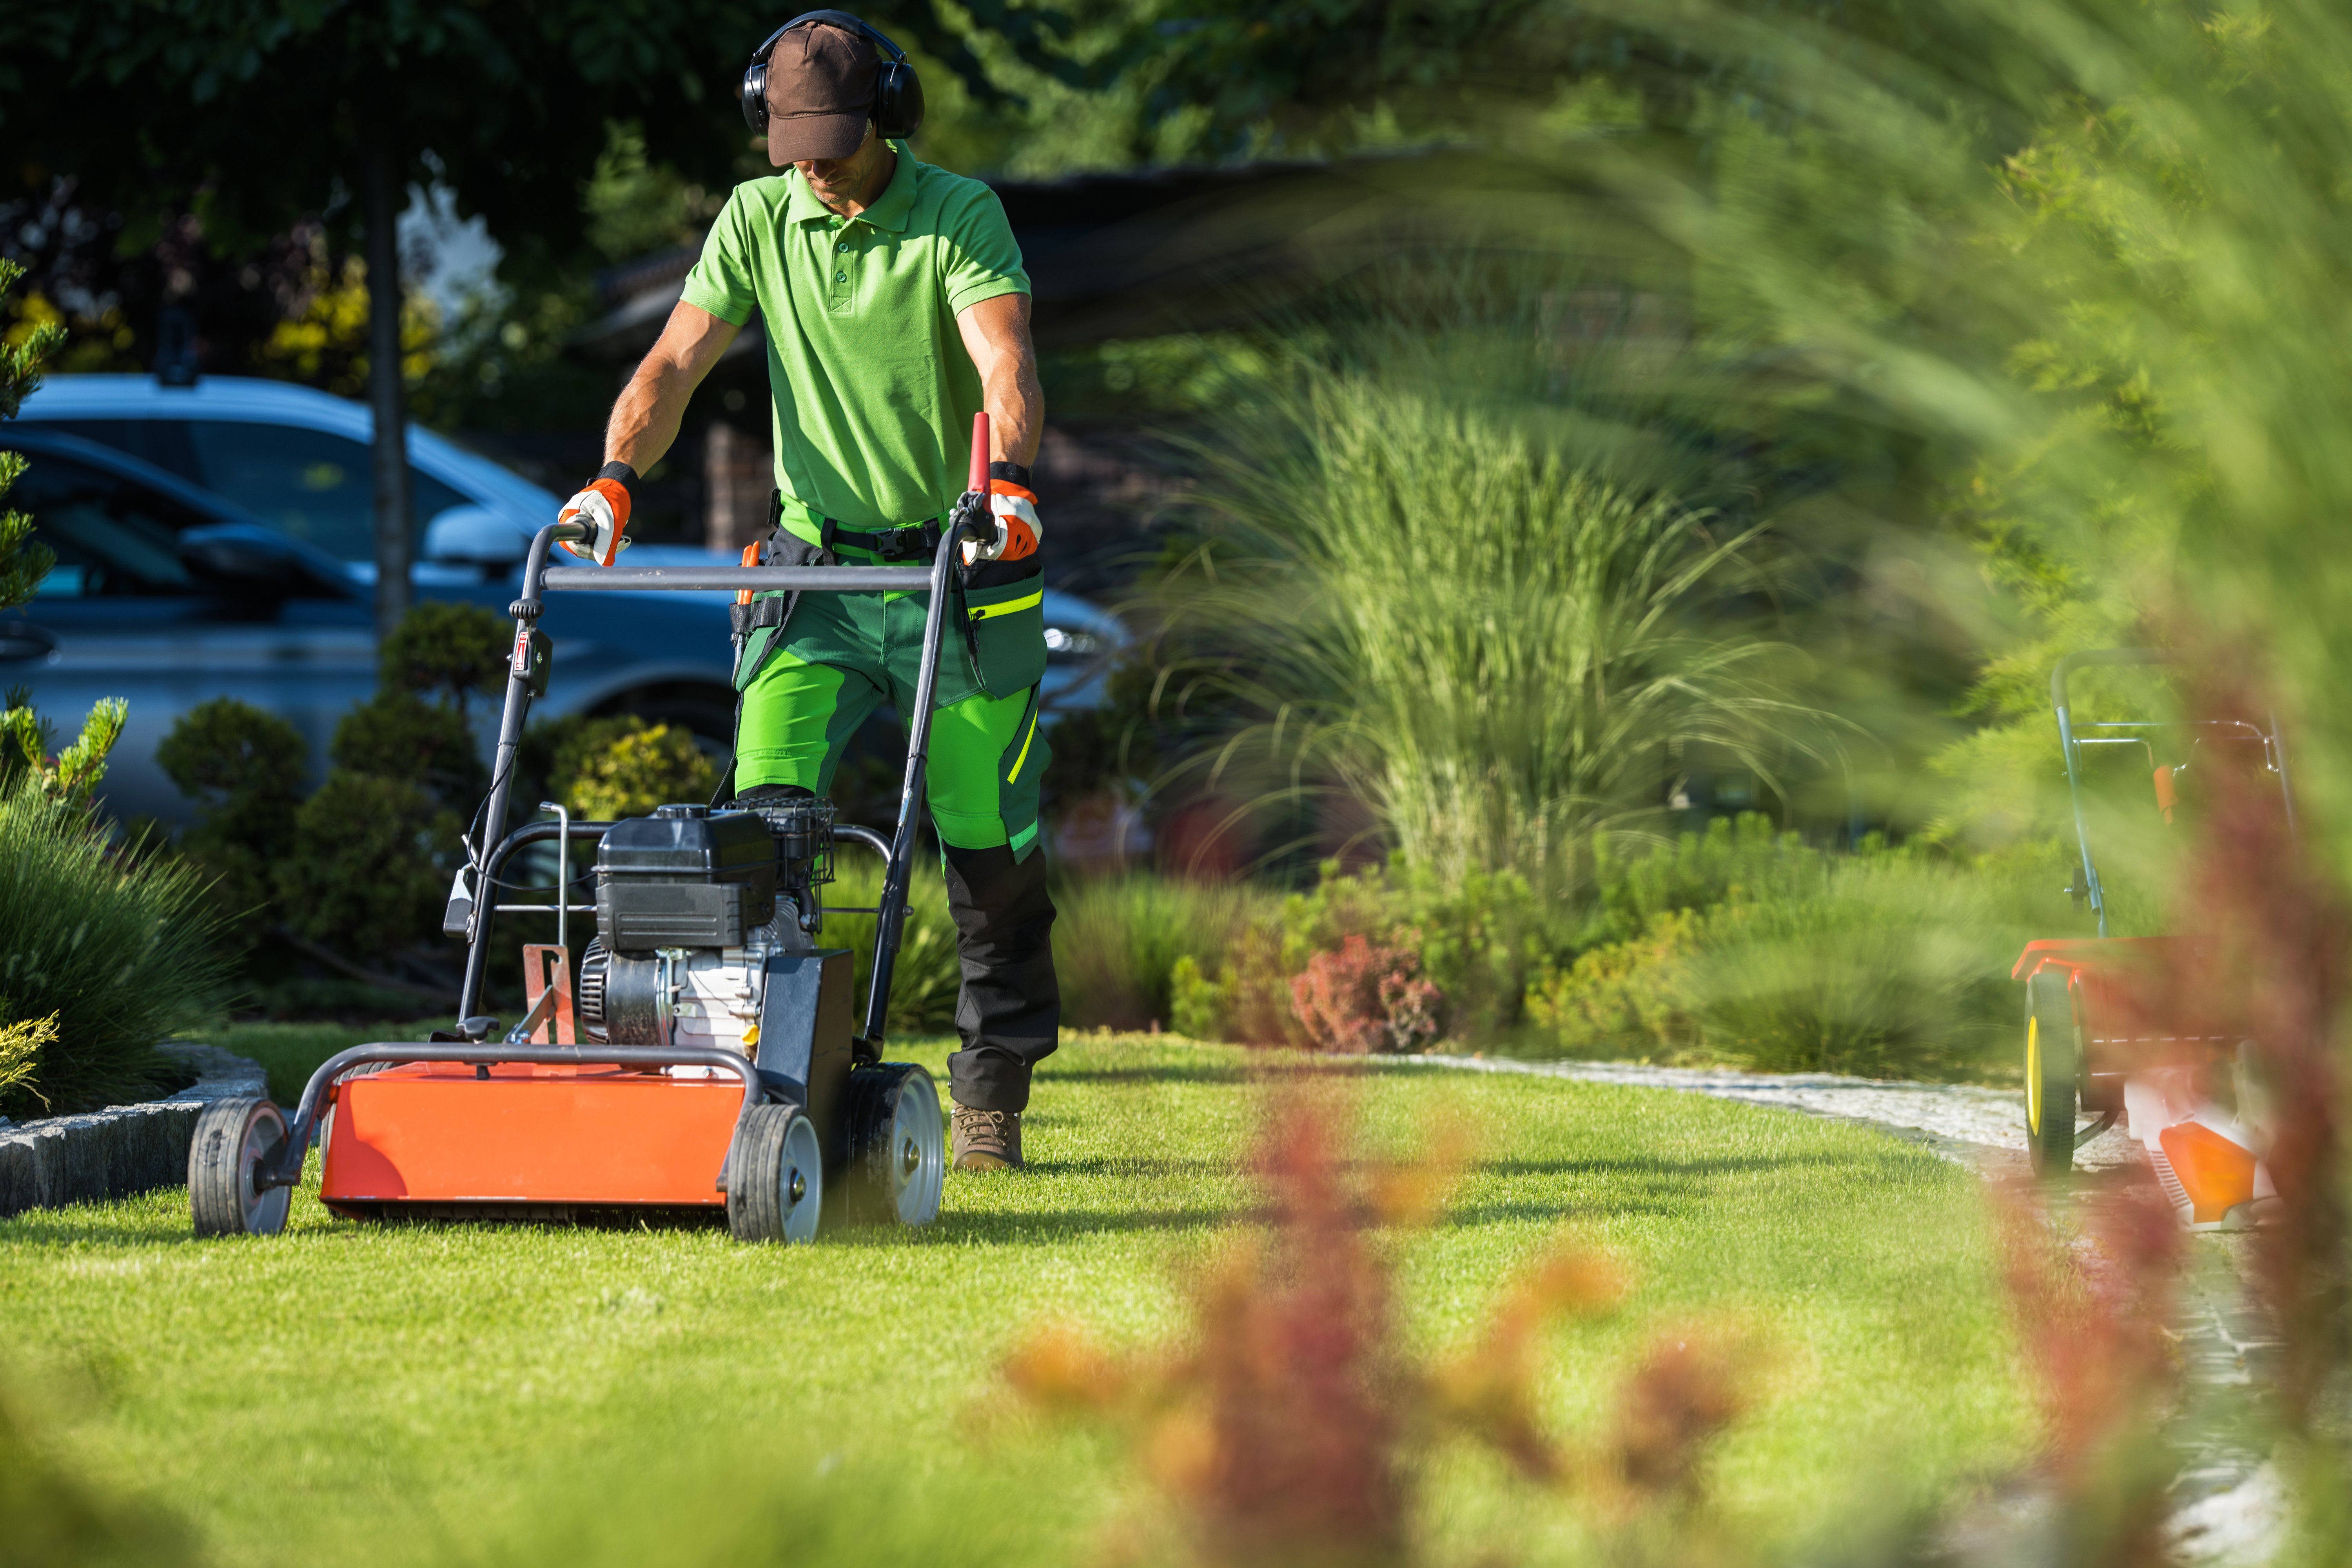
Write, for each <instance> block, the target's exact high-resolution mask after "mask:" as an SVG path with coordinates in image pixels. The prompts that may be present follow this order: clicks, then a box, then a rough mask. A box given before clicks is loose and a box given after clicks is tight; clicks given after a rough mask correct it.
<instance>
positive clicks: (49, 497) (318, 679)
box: [0, 375, 1127, 820]
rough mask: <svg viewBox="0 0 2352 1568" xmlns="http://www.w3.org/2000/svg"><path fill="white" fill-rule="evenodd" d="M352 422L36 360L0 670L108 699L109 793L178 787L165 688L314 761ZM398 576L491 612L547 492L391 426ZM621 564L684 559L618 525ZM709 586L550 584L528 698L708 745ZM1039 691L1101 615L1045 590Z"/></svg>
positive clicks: (1092, 694)
mask: <svg viewBox="0 0 2352 1568" xmlns="http://www.w3.org/2000/svg"><path fill="white" fill-rule="evenodd" d="M372 437H373V420H372V416H371V414H370V412H369V410H368V409H367V408H366V407H364V406H363V405H359V404H356V403H352V402H348V401H346V400H344V399H341V398H336V397H331V396H329V395H326V394H324V393H320V392H316V391H313V390H311V389H310V388H308V387H300V386H293V385H289V384H284V383H280V382H270V381H259V380H252V379H246V378H238V377H229V376H215V377H210V378H207V379H206V380H205V381H203V382H201V383H199V384H197V385H196V386H194V387H167V386H163V385H161V384H158V383H156V382H154V381H152V380H151V379H149V378H147V377H144V376H123V375H88V376H59V377H57V378H55V379H53V380H51V381H50V382H48V383H47V384H45V385H44V386H43V387H42V388H41V390H40V391H39V392H37V393H36V394H35V395H33V396H32V397H30V398H28V399H27V400H26V403H25V405H24V409H23V413H22V415H21V416H20V418H19V420H18V421H17V422H16V423H15V424H13V425H10V426H5V427H0V449H15V450H18V451H22V452H23V453H25V454H26V457H27V458H29V459H30V460H31V464H32V466H31V468H29V469H28V470H27V471H26V474H25V476H24V478H22V479H19V480H18V481H17V484H16V489H15V490H14V491H12V492H11V494H10V495H9V497H8V504H9V505H11V506H12V507H15V508H16V509H18V510H23V511H26V512H28V513H30V514H32V516H33V518H34V521H35V524H36V530H37V536H38V537H40V538H41V539H42V540H43V541H44V542H47V543H48V544H49V546H50V547H51V548H52V549H54V550H56V551H57V552H58V569H57V571H56V572H54V573H53V574H51V575H50V577H49V579H48V581H47V583H46V584H43V586H42V590H41V594H40V596H39V597H38V598H37V599H36V600H35V601H34V602H33V603H32V604H30V605H26V606H25V607H24V608H23V609H22V610H19V611H17V612H15V613H13V614H11V615H9V616H0V686H16V685H26V686H29V687H30V688H31V689H32V692H33V696H34V700H35V701H36V702H37V705H38V706H39V707H40V709H41V710H42V712H43V713H44V715H45V716H47V717H48V718H49V719H51V720H53V721H56V722H58V724H59V725H60V726H61V727H68V728H69V727H70V726H72V725H74V724H76V723H78V722H79V718H80V715H81V714H82V713H84V712H86V711H87V710H89V705H90V704H91V703H92V702H93V701H95V700H97V699H99V698H100V697H124V698H128V699H129V700H130V702H131V717H130V724H129V727H128V729H127V730H126V731H125V732H124V736H123V739H122V742H121V745H120V746H119V747H118V748H117V750H116V752H115V760H114V763H113V764H112V767H111V768H110V773H109V776H108V779H107V784H106V789H105V794H106V799H107V804H108V805H109V806H110V808H111V809H113V810H115V811H117V812H120V813H125V814H146V815H151V816H158V817H163V818H165V819H167V820H171V819H177V818H180V817H183V816H185V815H186V814H187V812H188V810H189V803H188V802H186V801H185V800H184V799H183V798H182V797H181V796H180V795H179V794H178V792H177V791H176V790H174V789H173V786H172V784H171V783H170V781H169V780H167V779H165V778H164V777H163V774H162V773H161V772H160V770H158V769H157V768H156V766H155V764H154V751H155V746H156V743H157V742H159V741H161V740H162V738H163V735H164V734H165V733H166V732H167V731H169V730H170V728H171V726H172V724H173V721H174V720H176V719H177V718H178V716H179V715H180V714H181V713H183V712H184V711H185V710H187V709H189V708H191V707H193V706H194V705H195V704H196V703H198V702H201V701H204V700H206V699H208V698H212V697H216V696H222V695H227V696H234V697H237V698H240V699H242V700H246V701H247V702H251V703H253V704H255V705H256V706H257V707H261V708H265V709H268V710H271V711H273V712H276V713H278V714H280V715H282V716H283V717H285V718H286V719H288V720H289V721H291V722H293V723H294V724H295V726H296V727H297V728H298V729H299V730H300V731H302V733H303V734H304V736H305V737H306V738H307V739H308V740H309V741H310V744H311V748H312V752H313V765H314V769H316V770H317V771H319V772H323V771H324V768H325V759H326V746H327V742H328V740H329V738H330V737H331V734H332V732H333V730H334V726H335V723H336V721H338V720H339V719H340V718H341V715H342V714H343V712H344V711H345V710H347V709H348V708H349V707H350V706H351V704H352V702H354V701H357V700H362V699H364V698H365V697H367V696H368V695H369V694H370V693H371V692H372V691H373V689H374V684H375V666H374V659H375V654H374V643H373V636H372V633H371V629H370V614H369V604H368V601H369V596H370V590H371V587H372V585H373V581H374V576H375V563H374V560H373V555H374V536H373V510H374V496H373V489H374V486H373V468H371V455H370V449H369V445H368V444H369V442H370V440H371V439H372ZM408 451H409V463H410V473H409V483H410V487H411V491H412V495H413V497H414V507H415V516H416V517H417V518H418V519H419V520H421V525H420V527H419V529H418V538H417V540H416V546H417V549H416V555H417V563H416V565H415V576H414V584H415V593H416V596H417V597H418V598H420V599H462V600H466V601H468V602H471V603H475V604H480V605H486V606H488V607H489V608H491V609H494V610H497V611H499V612H500V613H503V612H504V610H505V607H506V605H507V604H508V603H509V601H510V600H511V599H512V598H513V596H514V593H515V590H516V589H517V587H518V586H519V582H518V579H519V576H520V564H521V561H522V556H523V553H524V551H525V549H526V547H527V546H528V544H529V542H530V536H531V534H532V532H533V531H535V530H537V529H538V528H539V527H541V525H542V524H544V523H546V522H549V521H552V520H553V518H554V516H555V514H556V511H557V510H558V509H559V507H560V505H561V502H560V500H558V498H557V497H555V496H554V495H552V494H550V493H549V492H548V491H546V490H543V489H540V488H539V487H538V486H536V485H534V484H531V483H530V481H528V480H526V479H522V478H520V476H518V475H516V474H514V473H512V472H510V471H509V470H508V469H506V468H501V467H499V465H498V464H496V463H493V462H490V461H489V460H488V459H487V458H480V457H478V456H476V455H474V454H472V453H469V452H467V451H464V450H463V449H461V448H459V447H456V446H454V445H452V444H451V443H450V442H448V441H446V440H445V439H443V438H442V437H438V436H436V435H435V434H433V433H432V432H431V431H428V430H421V429H417V428H415V427H414V426H412V427H411V428H410V430H409V435H408ZM628 559H629V563H630V564H632V565H636V564H646V565H655V564H666V563H681V564H682V563H689V562H690V563H697V564H708V563H709V561H710V560H711V557H710V555H709V553H708V552H703V551H700V550H696V549H691V548H687V547H681V546H674V545H673V546H659V545H637V546H635V547H633V548H632V549H631V550H630V552H629V556H628ZM728 599H729V595H725V594H603V595H593V601H583V599H581V598H580V597H577V596H574V597H569V598H567V597H566V596H565V595H553V596H551V599H550V601H549V609H548V615H547V618H546V619H545V620H544V621H543V622H542V623H541V625H542V626H543V627H544V628H545V629H546V630H547V631H548V633H549V634H550V635H551V637H553V638H554V639H555V679H554V683H553V685H552V687H551V689H550V692H549V695H548V699H547V700H546V701H545V702H544V703H542V704H541V706H540V708H539V711H540V713H541V715H543V716H546V717H558V716H561V715H563V714H566V713H589V714H596V715H604V714H612V713H635V714H638V715H641V716H642V717H644V718H646V720H648V721H653V722H656V723H663V722H667V723H674V724H679V725H682V726H684V727H686V728H688V729H689V730H691V731H694V732H695V733H696V735H697V736H698V738H699V739H700V740H701V741H702V742H704V743H705V744H706V745H707V746H709V747H710V748H711V749H713V750H715V751H720V752H723V751H724V750H725V749H726V748H727V746H728V745H729V744H730V743H731V740H732V730H733V720H734V709H735V703H734V694H733V692H732V691H731V690H730V687H729V684H728V668H729V663H730V657H731V647H730V643H729V640H728V622H727V613H726V605H727V603H728ZM1045 625H1046V632H1045V639H1046V647H1047V667H1046V673H1045V701H1046V704H1047V706H1048V708H1049V710H1057V711H1065V712H1066V711H1068V710H1072V709H1074V708H1085V707H1091V706H1094V705H1095V704H1096V703H1098V702H1099V701H1100V700H1102V698H1101V692H1102V666H1103V663H1104V662H1105V659H1106V658H1107V657H1108V654H1109V653H1110V652H1112V651H1113V650H1114V649H1115V648H1117V647H1118V646H1120V645H1121V644H1123V643H1124V642H1125V641H1126V640H1127V634H1126V632H1125V630H1124V628H1123V627H1122V626H1120V624H1119V622H1118V619H1117V617H1115V616H1110V615H1109V614H1108V613H1107V612H1105V611H1103V610H1100V609H1098V608H1097V607H1096V606H1094V605H1089V604H1087V603H1086V602H1085V601H1084V600H1081V599H1076V598H1074V597H1072V596H1071V595H1066V594H1061V593H1057V592H1055V590H1053V589H1050V588H1049V589H1047V590H1046V593H1045Z"/></svg>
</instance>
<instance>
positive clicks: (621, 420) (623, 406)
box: [604, 356, 694, 474]
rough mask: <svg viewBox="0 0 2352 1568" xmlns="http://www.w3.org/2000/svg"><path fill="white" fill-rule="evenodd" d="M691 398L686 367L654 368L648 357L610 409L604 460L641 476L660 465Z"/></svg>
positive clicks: (665, 366)
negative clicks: (647, 470) (626, 467)
mask: <svg viewBox="0 0 2352 1568" xmlns="http://www.w3.org/2000/svg"><path fill="white" fill-rule="evenodd" d="M693 395H694V384H693V382H692V381H691V380H690V379H689V378H688V375H687V373H686V367H685V366H683V365H676V364H656V363H654V361H653V359H652V358H651V357H650V356H648V357H647V358H646V361H645V363H642V364H640V365H638V366H637V373H636V374H635V375H633V376H631V377H629V384H628V385H627V386H625V387H623V388H622V389H621V397H620V401H619V402H617V403H615V404H614V405H613V417H612V418H611V419H610V420H608V421H607V422H606V423H605V426H604V460H605V461H606V462H608V463H626V464H628V465H629V467H631V468H635V469H636V470H637V472H639V473H640V474H642V473H644V472H645V471H646V469H648V468H652V467H653V466H654V465H655V464H656V463H658V462H660V461H661V460H662V456H663V454H664V453H666V452H667V451H668V450H669V449H670V447H671V444H672V443H674V442H675V441H677V427H678V425H679V424H680V422H682V421H683V420H684V419H685V417H686V404H687V400H688V398H689V397H691V396H693Z"/></svg>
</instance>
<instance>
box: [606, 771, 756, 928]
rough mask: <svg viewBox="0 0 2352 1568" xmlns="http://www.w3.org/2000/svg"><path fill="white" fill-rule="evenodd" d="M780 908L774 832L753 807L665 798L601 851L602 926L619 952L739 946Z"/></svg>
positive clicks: (618, 827)
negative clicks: (718, 807) (713, 806)
mask: <svg viewBox="0 0 2352 1568" xmlns="http://www.w3.org/2000/svg"><path fill="white" fill-rule="evenodd" d="M775 912H776V840H775V838H774V837H773V836H772V835H771V834H770V833H769V831H768V825H767V823H765V822H764V821H762V820H761V818H760V817H759V816H757V815H755V814H754V813H751V812H748V811H721V812H717V813H714V812H712V811H711V810H710V809H709V807H707V806H699V805H665V806H662V807H659V808H658V809H656V811H655V812H654V814H653V815H652V816H635V817H630V818H628V819H627V820H625V821H622V822H616V823H614V825H613V826H612V827H611V828H610V829H609V830H607V831H606V833H605V835H604V845H603V847H601V848H599V849H598V850H597V852H596V927H597V931H598V934H599V935H600V936H601V937H602V938H603V940H604V946H605V947H606V949H607V950H608V951H610V952H638V953H642V952H653V951H654V950H655V949H656V948H664V947H740V946H742V945H743V938H744V935H745V933H746V932H748V931H751V930H753V929H754V928H756V927H759V926H761V925H764V924H766V923H767V922H768V921H771V920H772V919H774V918H775Z"/></svg>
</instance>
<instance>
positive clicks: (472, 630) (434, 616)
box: [376, 600, 514, 714]
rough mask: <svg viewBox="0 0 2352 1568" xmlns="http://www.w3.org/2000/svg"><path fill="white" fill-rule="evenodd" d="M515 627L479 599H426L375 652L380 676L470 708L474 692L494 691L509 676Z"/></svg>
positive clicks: (391, 684)
mask: <svg viewBox="0 0 2352 1568" xmlns="http://www.w3.org/2000/svg"><path fill="white" fill-rule="evenodd" d="M513 647H514V628H513V626H512V624H511V623H510V622H508V621H506V620H503V619H501V618H500V617H499V616H496V615H494V614H492V613H491V612H490V611H488V610H486V609H484V608H482V607H481V606H480V605H464V604H454V603H450V602H448V601H446V600H427V601H425V603H423V604H420V605H412V606H410V608H409V611H408V613H407V614H406V615H404V616H402V617H401V618H400V625H399V626H397V627H395V628H394V631H393V634H392V636H390V637H386V638H385V639H384V643H383V647H382V648H381V649H379V650H378V651H377V653H376V681H377V684H378V686H379V687H380V688H381V689H383V690H385V691H409V692H414V693H415V694H416V695H417V696H419V697H430V698H434V699H436V700H442V701H446V702H447V703H448V704H449V705H450V706H452V707H454V708H455V709H457V711H458V712H459V713H460V714H466V713H467V698H468V697H470V696H475V695H481V696H496V695H497V694H498V693H499V691H500V690H501V689H502V688H503V685H504V682H505V679H506V671H507V660H508V658H509V657H510V655H511V653H512V651H513Z"/></svg>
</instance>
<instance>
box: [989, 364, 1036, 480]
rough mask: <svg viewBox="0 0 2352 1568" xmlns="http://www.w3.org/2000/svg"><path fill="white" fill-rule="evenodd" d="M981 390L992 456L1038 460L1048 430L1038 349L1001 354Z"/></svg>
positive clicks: (999, 459)
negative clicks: (1040, 379) (1040, 382)
mask: <svg viewBox="0 0 2352 1568" xmlns="http://www.w3.org/2000/svg"><path fill="white" fill-rule="evenodd" d="M1025 346H1026V339H1025V337H1024V347H1025ZM981 390H982V399H983V401H984V403H985V405H986V406H987V408H988V444H989V447H990V451H989V454H988V455H989V457H990V458H991V459H992V461H995V462H1000V463H1019V464H1021V465H1022V466H1023V467H1024V468H1026V467H1027V466H1028V465H1029V464H1031V463H1034V462H1035V461H1036V460H1037V443H1038V441H1039V439H1040V438H1041V437H1043V436H1044V435H1045V387H1044V386H1043V385H1041V384H1039V383H1038V380H1037V356H1036V354H1035V353H1034V351H1033V352H1031V353H1023V354H1019V355H1014V354H1004V355H1001V356H999V358H998V360H997V362H996V363H995V365H994V366H992V370H991V374H989V376H988V378H987V379H986V380H985V381H983V382H982V384H981Z"/></svg>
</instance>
